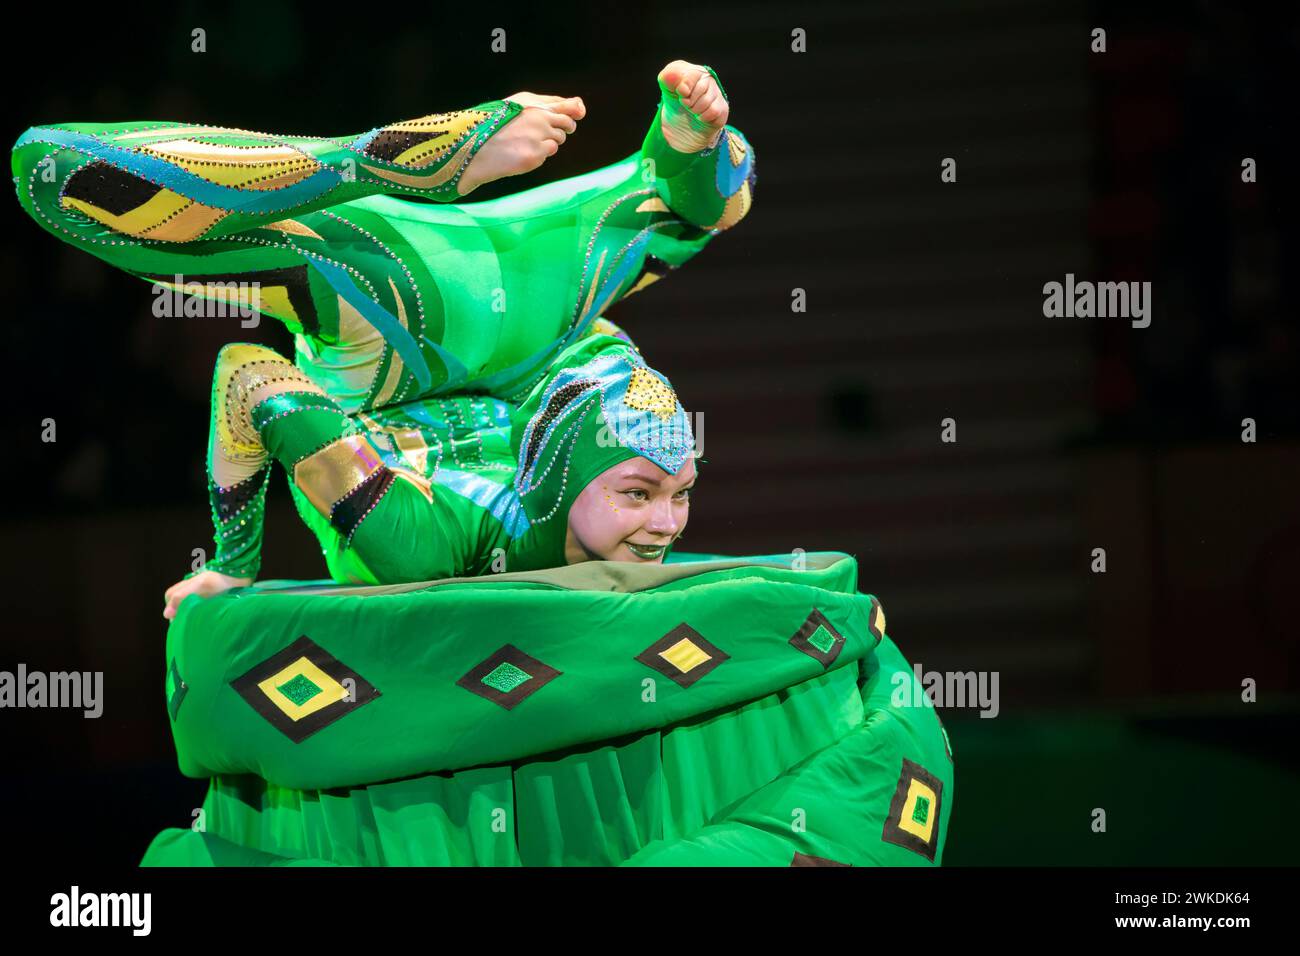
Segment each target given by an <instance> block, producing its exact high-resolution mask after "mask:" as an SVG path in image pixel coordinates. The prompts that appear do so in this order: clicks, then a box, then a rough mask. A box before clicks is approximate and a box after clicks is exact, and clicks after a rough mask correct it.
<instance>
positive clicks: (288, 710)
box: [230, 635, 379, 744]
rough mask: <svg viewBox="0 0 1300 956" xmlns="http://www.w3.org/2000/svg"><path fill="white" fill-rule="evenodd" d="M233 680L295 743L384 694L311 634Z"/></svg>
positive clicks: (259, 710)
mask: <svg viewBox="0 0 1300 956" xmlns="http://www.w3.org/2000/svg"><path fill="white" fill-rule="evenodd" d="M230 686H231V687H233V688H234V689H235V692H236V693H238V694H239V696H240V697H242V698H244V700H246V701H248V705H249V706H250V707H252V708H253V709H254V710H255V711H257V712H258V713H259V714H261V715H262V716H263V717H265V718H266V719H267V721H268V722H269V723H270V724H271V725H272V726H274V727H275V728H276V729H277V730H279V731H281V732H282V733H283V734H284V735H285V736H286V737H288V738H289V739H290V740H292V741H293V742H294V743H296V744H300V743H302V742H303V741H304V740H306V739H307V738H308V737H310V736H311V735H312V734H314V733H316V731H318V730H321V729H322V728H324V727H328V726H329V725H330V724H332V723H334V721H336V720H338V719H339V718H340V717H343V716H345V715H347V714H350V713H351V712H352V711H354V710H356V709H357V708H358V707H361V706H363V705H365V704H368V703H370V702H371V701H372V700H374V699H375V698H376V697H378V696H379V691H378V690H377V689H376V688H375V686H374V685H373V684H371V683H370V682H369V681H368V680H366V679H365V678H364V677H362V676H361V675H360V674H358V673H357V672H356V671H354V670H352V668H350V667H348V666H347V665H346V664H344V663H343V662H342V661H340V660H338V659H337V658H335V657H334V656H333V655H332V654H330V653H329V651H327V650H325V648H323V647H321V646H320V645H319V644H317V643H316V642H315V641H313V640H312V639H311V638H309V637H307V636H306V635H303V636H302V637H300V638H298V640H296V641H294V642H293V643H292V644H290V645H289V646H288V647H286V648H285V649H284V650H282V651H280V652H279V653H278V654H276V655H274V656H272V657H268V658H267V659H266V660H264V661H263V662H262V663H260V664H258V665H257V666H256V667H254V668H253V669H252V670H250V671H249V672H248V673H247V674H244V675H243V676H242V677H239V678H236V679H235V680H233V681H231V682H230Z"/></svg>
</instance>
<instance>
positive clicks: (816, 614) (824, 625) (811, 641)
mask: <svg viewBox="0 0 1300 956" xmlns="http://www.w3.org/2000/svg"><path fill="white" fill-rule="evenodd" d="M790 644H791V645H792V646H793V647H795V648H797V649H798V650H801V651H803V652H804V653H805V654H807V655H808V656H809V657H811V658H812V659H813V660H815V661H819V662H820V663H821V665H822V667H823V668H827V667H830V666H831V665H832V664H833V663H835V659H836V658H837V657H839V656H840V651H842V650H844V635H843V634H841V633H840V632H839V631H837V630H836V629H835V625H833V624H832V623H831V622H830V621H829V620H827V618H826V615H825V614H823V613H822V612H821V611H819V610H817V608H813V609H812V613H811V614H809V615H808V618H807V620H805V621H804V622H803V624H801V625H799V630H797V631H795V632H794V636H793V637H791V638H790Z"/></svg>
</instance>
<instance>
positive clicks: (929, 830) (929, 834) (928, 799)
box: [880, 757, 943, 863]
mask: <svg viewBox="0 0 1300 956" xmlns="http://www.w3.org/2000/svg"><path fill="white" fill-rule="evenodd" d="M942 812H943V781H942V780H940V779H939V778H938V777H936V776H935V775H934V774H932V773H930V772H929V771H927V770H926V769H925V768H924V767H922V766H921V765H920V764H919V763H914V762H913V761H911V760H908V759H907V758H906V757H904V758H903V770H902V773H900V774H899V777H898V787H897V788H896V789H895V790H894V799H893V801H892V802H891V803H890V804H889V815H888V816H887V817H885V829H884V831H883V832H882V833H881V834H880V839H882V840H884V841H885V842H886V843H893V844H895V845H896V846H901V847H904V848H905V849H908V850H911V851H912V852H913V853H919V854H921V856H923V857H925V858H926V859H927V860H929V861H930V862H931V863H933V862H934V855H935V852H936V851H937V850H938V848H939V832H940V830H939V822H940V817H939V815H940V813H942Z"/></svg>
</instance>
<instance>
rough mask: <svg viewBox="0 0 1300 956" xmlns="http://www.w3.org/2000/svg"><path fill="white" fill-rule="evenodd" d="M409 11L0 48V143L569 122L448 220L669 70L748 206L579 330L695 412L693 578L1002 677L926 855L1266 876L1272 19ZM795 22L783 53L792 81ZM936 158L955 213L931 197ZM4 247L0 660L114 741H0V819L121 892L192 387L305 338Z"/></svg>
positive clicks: (31, 25) (149, 818)
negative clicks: (736, 136)
mask: <svg viewBox="0 0 1300 956" xmlns="http://www.w3.org/2000/svg"><path fill="white" fill-rule="evenodd" d="M425 10H426V11H427V12H423V13H421V12H416V11H415V10H414V8H410V7H409V6H408V7H405V8H403V10H402V11H401V12H400V13H399V12H397V11H395V10H393V9H392V8H389V7H387V6H376V7H375V8H374V9H373V10H369V9H367V8H365V7H364V6H356V7H350V8H349V9H348V11H347V12H346V15H344V14H343V13H338V14H329V15H327V13H326V10H325V8H322V7H321V6H320V5H318V4H314V3H311V4H309V3H274V2H270V0H258V2H237V3H232V4H228V5H221V6H217V5H210V4H200V3H179V4H174V5H167V6H162V5H159V6H158V7H157V8H156V9H152V10H147V9H146V8H145V7H144V6H142V5H139V4H132V5H131V6H130V7H129V8H125V7H119V6H114V7H110V8H103V7H101V8H97V9H94V10H87V11H82V12H75V11H74V9H73V8H69V7H65V6H64V5H62V4H61V5H59V6H58V7H57V8H56V7H53V6H50V7H48V8H43V9H38V8H34V7H32V6H30V5H27V6H22V7H19V8H17V9H16V10H15V11H13V12H11V13H10V14H9V15H8V16H9V17H10V21H9V31H8V33H7V35H6V37H5V39H4V41H3V42H4V57H5V62H6V67H7V69H8V70H9V72H10V83H9V95H8V97H7V98H6V102H5V109H6V111H7V115H6V116H5V121H6V125H5V127H4V128H5V129H6V130H7V135H8V136H9V137H10V142H12V141H13V140H14V139H16V138H17V137H18V135H19V134H20V133H21V132H22V131H23V130H24V129H26V128H27V127H28V126H33V125H40V124H46V123H56V122H75V121H85V122H111V121H118V120H142V119H151V120H179V121H185V122H195V123H212V124H217V125H227V126H238V127H243V128H247V129H256V130H263V131H271V132H280V133H304V134H311V135H342V134H350V133H360V132H362V131H364V130H367V129H370V128H373V127H375V126H378V125H382V124H385V123H389V122H393V121H396V120H399V119H407V118H411V117H415V116H420V115H424V114H427V113H430V112H436V111H439V110H447V109H458V108H461V107H464V106H469V105H472V104H474V103H478V102H481V101H483V100H487V99H495V98H500V97H503V96H506V95H509V94H511V93H513V92H515V91H518V90H529V91H532V92H537V93H557V94H562V95H574V94H577V95H581V96H582V97H583V98H584V100H585V102H586V104H587V108H588V116H587V118H586V119H585V120H584V121H583V122H582V123H581V124H580V128H579V130H578V132H577V134H576V135H574V136H573V137H571V138H570V140H569V142H568V143H567V144H566V145H565V146H564V147H563V148H562V149H561V151H560V153H559V155H558V156H556V157H555V158H554V159H551V160H549V161H548V162H547V163H546V165H545V166H544V167H543V168H542V169H541V170H539V171H537V172H536V173H533V174H530V175H528V176H524V177H519V178H516V179H511V180H507V181H503V182H499V183H495V184H492V185H490V186H487V187H484V188H482V189H480V190H479V191H477V192H476V193H475V194H474V196H473V199H474V200H475V201H477V200H481V199H488V198H492V197H493V196H496V195H501V194H502V193H504V192H509V191H515V190H518V189H523V188H528V187H530V186H534V185H538V184H541V183H544V182H549V181H552V180H554V179H557V178H560V177H563V176H569V175H574V174H577V173H580V172H585V171H587V170H590V169H593V168H596V167H599V166H604V165H607V164H609V163H612V162H615V161H617V160H620V159H622V158H624V157H626V156H627V155H629V154H631V153H632V152H634V151H635V150H636V149H637V148H638V146H639V144H640V141H641V138H642V136H643V135H644V133H645V130H646V128H647V126H648V124H649V123H650V121H651V119H652V118H653V116H654V111H655V107H656V104H657V97H658V93H657V87H656V84H655V76H656V74H657V73H658V71H659V69H661V68H662V66H663V65H664V64H665V63H667V62H668V61H669V60H672V59H676V58H682V59H686V60H690V61H692V62H696V63H705V64H708V65H711V66H713V67H714V68H715V69H716V70H717V71H718V74H719V75H720V76H721V78H722V80H723V83H724V84H725V85H726V88H727V91H728V93H729V95H730V99H731V104H732V112H731V120H730V121H731V123H732V125H734V126H736V127H737V128H738V129H740V130H742V131H743V132H744V133H745V135H746V136H747V137H748V138H749V140H750V141H751V143H752V144H753V146H754V149H755V154H756V160H757V170H758V186H757V191H756V195H755V200H756V201H755V205H754V207H753V210H752V211H751V212H750V214H749V216H748V217H747V218H746V219H745V220H744V221H743V222H742V223H741V224H740V225H739V226H738V227H736V228H735V229H734V230H732V231H730V232H727V233H724V234H723V235H721V236H719V237H718V238H717V239H716V240H715V241H714V243H713V244H712V245H711V246H710V247H709V248H708V249H707V250H706V251H705V252H704V253H703V254H702V255H700V256H699V257H697V258H696V259H695V260H694V261H692V262H691V263H690V264H688V265H687V266H686V267H684V268H683V269H682V270H681V271H680V272H678V273H676V274H674V275H673V276H671V277H670V278H669V279H668V280H667V281H664V282H661V283H659V284H656V285H655V286H654V287H652V288H651V289H649V290H647V291H645V292H643V293H641V294H639V295H637V296H634V297H632V298H631V299H629V300H628V301H627V302H625V303H622V304H620V305H619V306H618V307H616V308H615V309H613V310H611V311H610V313H609V317H610V318H611V319H613V320H614V321H616V322H619V323H620V324H622V325H624V326H625V327H627V328H628V329H629V331H630V332H631V333H632V334H633V335H634V336H635V338H636V339H637V341H638V344H639V345H640V346H641V347H642V349H643V351H644V352H645V354H646V356H647V359H648V360H649V361H650V362H651V364H652V365H654V366H656V367H658V368H661V369H663V370H664V371H665V372H666V374H668V375H670V376H671V377H672V379H673V381H674V384H675V385H676V387H677V388H678V390H679V392H680V394H681V395H682V396H683V399H684V401H685V402H686V404H687V406H688V407H689V408H691V409H692V410H693V411H694V410H698V411H702V412H703V413H704V419H705V424H706V431H705V449H706V457H707V458H708V461H709V465H708V474H707V478H706V479H705V480H703V481H702V482H701V485H700V487H699V489H698V491H697V497H696V499H695V501H696V508H695V509H693V517H692V521H691V524H690V528H689V531H690V534H689V536H687V537H686V538H684V539H683V543H682V545H681V546H680V550H686V551H699V552H710V553H729V554H770V553H777V552H790V551H792V550H793V549H795V548H803V549H804V550H806V551H814V550H837V551H846V552H849V553H851V554H854V555H856V556H857V558H858V561H859V565H860V584H861V587H862V590H864V591H867V592H869V593H872V594H875V595H877V596H878V597H879V598H880V599H881V600H882V602H883V604H884V606H885V608H886V610H887V611H888V615H889V618H888V620H889V630H890V634H891V636H892V637H893V638H894V639H895V641H896V642H897V643H898V644H899V646H900V647H901V649H902V650H903V652H904V654H906V655H907V656H908V658H909V659H910V660H912V661H914V662H916V663H919V664H920V665H921V666H922V667H923V669H925V670H939V671H953V670H983V671H997V672H998V673H999V676H1000V692H1001V701H1000V704H1001V713H1000V714H999V716H998V717H997V718H996V719H993V720H986V719H980V718H979V717H978V716H977V713H976V712H975V711H974V710H969V709H968V710H955V709H949V710H945V711H943V717H944V720H945V723H946V724H947V726H948V727H949V728H950V731H951V735H952V739H953V749H954V755H955V760H956V768H957V769H956V785H955V803H954V811H953V816H952V818H951V819H952V822H951V829H950V833H949V839H948V845H947V851H946V858H945V862H946V863H949V864H953V865H960V864H980V863H995V864H1004V863H1046V864H1054V863H1082V864H1106V863H1117V864H1152V865H1157V864H1172V865H1181V864H1188V865H1195V864H1202V863H1241V864H1245V863H1265V864H1268V863H1289V862H1292V861H1293V860H1294V858H1295V853H1296V850H1297V849H1300V844H1298V843H1297V838H1296V836H1295V835H1294V832H1293V831H1289V830H1287V829H1285V828H1284V827H1281V826H1279V825H1278V824H1279V823H1280V822H1281V821H1282V820H1284V819H1285V808H1286V807H1288V806H1293V805H1294V804H1295V803H1296V800H1297V798H1298V797H1300V785H1298V778H1297V772H1296V771H1297V758H1296V755H1297V748H1296V745H1295V739H1296V737H1295V734H1296V731H1297V727H1298V725H1300V721H1298V720H1297V713H1298V712H1300V710H1298V708H1297V700H1298V699H1300V697H1298V692H1300V673H1298V667H1297V664H1298V663H1300V662H1298V660H1297V652H1298V648H1300V642H1297V635H1296V623H1295V620H1294V612H1293V596H1294V593H1295V590H1296V584H1295V581H1296V579H1297V576H1300V501H1298V498H1297V494H1296V483H1297V477H1300V391H1298V384H1300V379H1298V378H1297V375H1298V374H1300V349H1298V345H1297V322H1296V315H1297V301H1296V298H1297V297H1296V288H1295V285H1294V282H1293V281H1292V278H1291V276H1292V270H1293V268H1294V264H1295V263H1296V251H1297V250H1296V221H1297V202H1296V184H1295V178H1294V172H1293V170H1292V168H1291V164H1292V160H1293V157H1295V156H1296V155H1297V152H1296V147H1297V143H1296V142H1295V140H1296V132H1295V130H1296V122H1295V115H1294V114H1295V110H1294V102H1293V97H1294V91H1295V90H1296V89H1297V88H1300V84H1297V82H1296V81H1297V77H1296V75H1295V74H1296V66H1295V65H1296V63H1297V49H1296V47H1297V30H1296V22H1295V19H1294V16H1293V15H1289V14H1282V13H1280V12H1279V11H1278V10H1276V9H1273V8H1271V7H1265V6H1260V7H1259V8H1249V7H1247V8H1244V9H1238V8H1236V6H1235V5H1229V4H1204V3H1200V4H1183V5H1168V7H1167V8H1156V7H1152V8H1151V9H1150V10H1142V9H1141V8H1135V7H1134V6H1133V5H1131V4H1127V3H1118V2H1115V3H1111V2H1101V3H1098V2H1094V3H1087V2H1071V3H1059V4H1051V5H1047V4H1042V3H1037V2H1032V0H1005V2H999V0H987V2H974V0H962V2H954V3H949V4H921V3H906V2H891V3H887V4H872V5H863V6H862V7H859V6H857V5H843V6H836V5H831V4H819V3H800V4H790V3H768V4H754V3H746V4H743V5H727V4H708V5H707V6H695V5H691V4H678V5H669V4H645V3H626V4H611V3H595V2H593V3H588V4H577V5H572V6H565V5H562V4H543V3H538V4H535V5H529V6H522V5H521V6H520V7H519V8H518V9H511V8H506V7H503V6H502V5H500V4H469V5H464V4H458V5H454V6H452V5H447V6H445V7H438V6H434V5H429V6H427V7H426V8H425ZM1279 17H1286V19H1281V20H1280V19H1278V18H1279ZM195 27H202V28H204V29H205V30H206V31H207V52H206V53H204V54H195V53H192V52H190V31H191V30H192V29H194V28H195ZM494 27H504V28H505V29H506V31H507V38H508V52H507V53H505V54H494V53H492V52H491V51H490V46H489V44H490V33H491V30H492V29H493V28H494ZM796 27H802V28H804V29H806V30H807V31H808V52H807V53H804V54H795V53H792V52H790V49H789V47H790V31H791V30H792V29H793V28H796ZM1094 27H1104V28H1105V29H1106V30H1107V52H1105V53H1104V54H1099V53H1092V52H1090V51H1089V46H1090V43H1091V37H1090V31H1091V30H1092V29H1093V28H1094ZM945 157H952V158H955V159H956V160H957V171H958V180H957V182H956V183H942V182H941V181H940V177H939V172H940V162H941V161H942V160H943V159H944V158H945ZM1244 157H1253V158H1254V159H1255V160H1256V162H1257V164H1258V182H1256V183H1254V184H1244V183H1242V182H1241V177H1240V171H1241V161H1242V159H1243V158H1244ZM4 214H5V216H6V218H5V220H4V229H3V232H0V241H2V242H3V244H4V248H3V254H2V255H0V289H2V291H3V297H4V298H3V300H4V302H5V303H6V304H7V305H8V314H7V315H6V318H5V321H4V325H3V336H4V339H3V342H4V349H3V353H0V354H3V355H4V357H5V359H6V362H5V396H6V404H7V405H8V410H7V413H8V422H9V433H8V434H9V444H8V446H7V448H8V453H9V454H8V464H7V467H3V468H0V475H2V478H0V481H3V496H4V497H3V500H4V502H5V503H6V507H5V509H4V516H3V519H2V522H0V554H2V555H3V558H2V560H3V574H4V585H3V590H2V591H0V594H2V597H0V601H2V602H3V616H2V618H0V620H2V621H3V625H0V626H2V627H3V641H2V643H0V669H3V670H10V671H12V670H14V669H15V668H16V666H17V664H18V663H19V662H24V663H26V664H27V666H28V667H29V668H31V669H33V670H43V671H58V670H102V671H103V672H104V675H105V700H106V709H105V712H104V715H103V717H101V718H100V719H98V720H85V719H83V718H82V717H81V716H80V713H79V712H70V711H56V710H47V711H29V710H22V711H18V710H4V711H0V783H2V784H3V785H2V786H0V819H3V820H4V821H6V823H5V829H6V831H10V832H5V833H4V839H5V845H6V847H8V848H9V849H10V850H11V852H15V853H21V852H22V851H23V850H24V849H25V850H28V851H30V852H39V853H42V854H46V853H53V854H58V855H60V856H62V857H64V858H73V859H79V860H85V861H93V862H99V863H107V864H120V865H128V866H129V865H134V864H135V863H136V862H137V861H138V859H139V857H140V855H141V854H142V853H143V851H144V848H145V846H146V845H147V843H148V841H149V840H150V839H151V838H152V836H153V835H154V834H155V833H156V832H157V831H158V830H160V829H162V828H164V827H168V826H185V825H187V824H188V822H189V821H190V809H191V808H193V807H197V806H199V805H200V803H201V801H202V794H203V790H204V782H202V781H192V780H186V779H185V778H182V777H181V776H180V775H179V773H178V772H177V770H176V766H175V754H174V751H173V749H172V745H171V739H170V733H169V729H168V719H167V714H166V709H165V706H164V700H163V693H162V680H163V667H164V660H163V653H162V649H163V642H164V638H165V633H166V632H165V622H164V621H163V619H162V618H161V616H160V613H161V610H162V605H163V600H162V594H163V591H164V589H165V588H166V587H167V586H168V585H170V584H171V583H173V582H174V581H176V580H177V579H179V578H180V577H181V576H183V575H184V574H185V573H186V572H187V571H188V570H189V567H190V560H191V557H190V555H191V550H192V549H193V548H196V547H210V542H211V528H210V523H209V518H208V514H207V504H206V497H205V493H204V484H203V458H204V452H205V443H206V439H207V428H208V425H207V421H208V415H207V402H208V394H209V389H210V386H211V374H212V365H213V361H214V359H215V356H216V352H217V349H218V348H219V347H220V346H221V345H222V344H224V343H225V342H227V341H232V340H242V341H258V342H263V343H266V344H270V345H273V346H276V347H279V348H280V349H281V350H282V351H284V352H286V353H288V354H292V352H291V350H290V349H291V346H290V337H289V335H288V333H287V332H285V331H284V330H283V329H282V328H280V327H278V326H277V325H276V323H274V322H273V321H271V320H266V321H264V322H263V323H262V325H261V327H260V328H258V329H256V330H244V329H241V328H238V327H237V321H238V320H219V319H207V320H203V319H157V318H154V317H153V316H152V315H151V314H150V308H149V305H150V297H149V294H148V287H147V286H146V285H145V284H143V283H141V282H139V280H135V279H131V278H129V277H127V276H125V275H124V274H119V273H116V272H114V271H113V270H112V269H111V268H110V267H109V266H108V265H106V264H105V263H103V262H102V261H100V260H98V259H96V258H94V257H92V256H90V255H88V254H86V253H83V252H80V251H78V250H76V249H73V248H72V247H71V246H68V245H65V244H63V243H60V242H59V241H57V240H56V239H55V238H54V237H52V236H51V235H50V234H48V233H47V232H45V231H44V230H42V229H40V228H39V227H38V226H37V225H36V224H35V223H34V222H32V221H31V220H30V219H28V218H27V217H26V216H25V215H24V214H23V213H22V211H21V209H20V207H19V206H18V203H17V202H16V200H14V199H12V198H11V199H10V201H9V202H7V203H6V204H4ZM1067 272H1072V273H1074V274H1075V276H1076V277H1077V278H1078V279H1092V280H1097V281H1150V282H1151V283H1152V284H1153V293H1152V299H1153V313H1152V323H1151V326H1150V327H1149V328H1146V329H1135V328H1132V327H1131V326H1130V324H1129V322H1128V321H1127V320H1124V319H1097V318H1093V319H1084V318H1073V319H1067V318H1055V319H1049V318H1045V317H1044V316H1043V314H1042V303H1043V293H1042V287H1043V284H1044V283H1045V282H1049V281H1063V280H1064V278H1065V274H1066V273H1067ZM796 288H800V289H804V290H806V293H807V301H808V310H807V312H806V313H805V314H792V313H791V311H790V301H791V293H792V290H793V289H796ZM946 417H952V418H954V419H955V420H956V422H957V434H958V441H957V442H956V443H955V444H945V443H943V442H941V441H940V421H941V420H942V419H944V418H946ZM1246 417H1250V418H1253V419H1255V421H1256V422H1257V428H1258V440H1257V441H1256V442H1255V443H1253V444H1249V443H1243V441H1242V440H1241V432H1242V419H1243V418H1246ZM45 418H54V419H55V420H56V422H57V436H58V440H57V441H56V442H55V443H44V442H42V441H41V438H40V436H41V422H42V420H43V419H45ZM269 508H270V511H269V523H268V530H267V539H266V540H267V544H266V548H265V552H264V553H265V561H264V566H263V577H267V578H276V577H285V578H320V577H323V576H325V574H326V572H325V569H324V567H323V565H322V564H321V562H320V556H319V548H318V546H317V545H316V543H315V541H314V539H312V537H311V536H310V534H309V532H308V531H307V530H306V529H305V528H304V527H302V526H301V525H300V524H299V523H298V521H297V518H296V515H295V514H294V512H293V509H292V506H291V503H290V500H289V496H288V493H287V490H286V488H285V485H284V478H283V476H282V473H280V472H279V470H277V475H276V478H275V482H274V484H273V486H272V489H271V493H270V499H269ZM1097 547H1102V548H1105V549H1106V554H1107V571H1106V573H1104V574H1096V573H1093V572H1092V571H1091V569H1090V564H1091V561H1092V549H1094V548H1097ZM1246 678H1251V679H1253V680H1255V681H1256V682H1257V684H1258V697H1259V699H1258V702H1256V703H1252V704H1247V703H1243V702H1242V700H1241V685H1242V681H1243V680H1244V679H1246ZM1094 807H1103V808H1106V810H1107V813H1108V830H1107V832H1106V833H1105V834H1095V833H1093V832H1091V830H1090V828H1089V823H1090V820H1091V816H1090V814H1091V812H1092V809H1093V808H1094ZM19 858H21V857H19Z"/></svg>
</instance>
